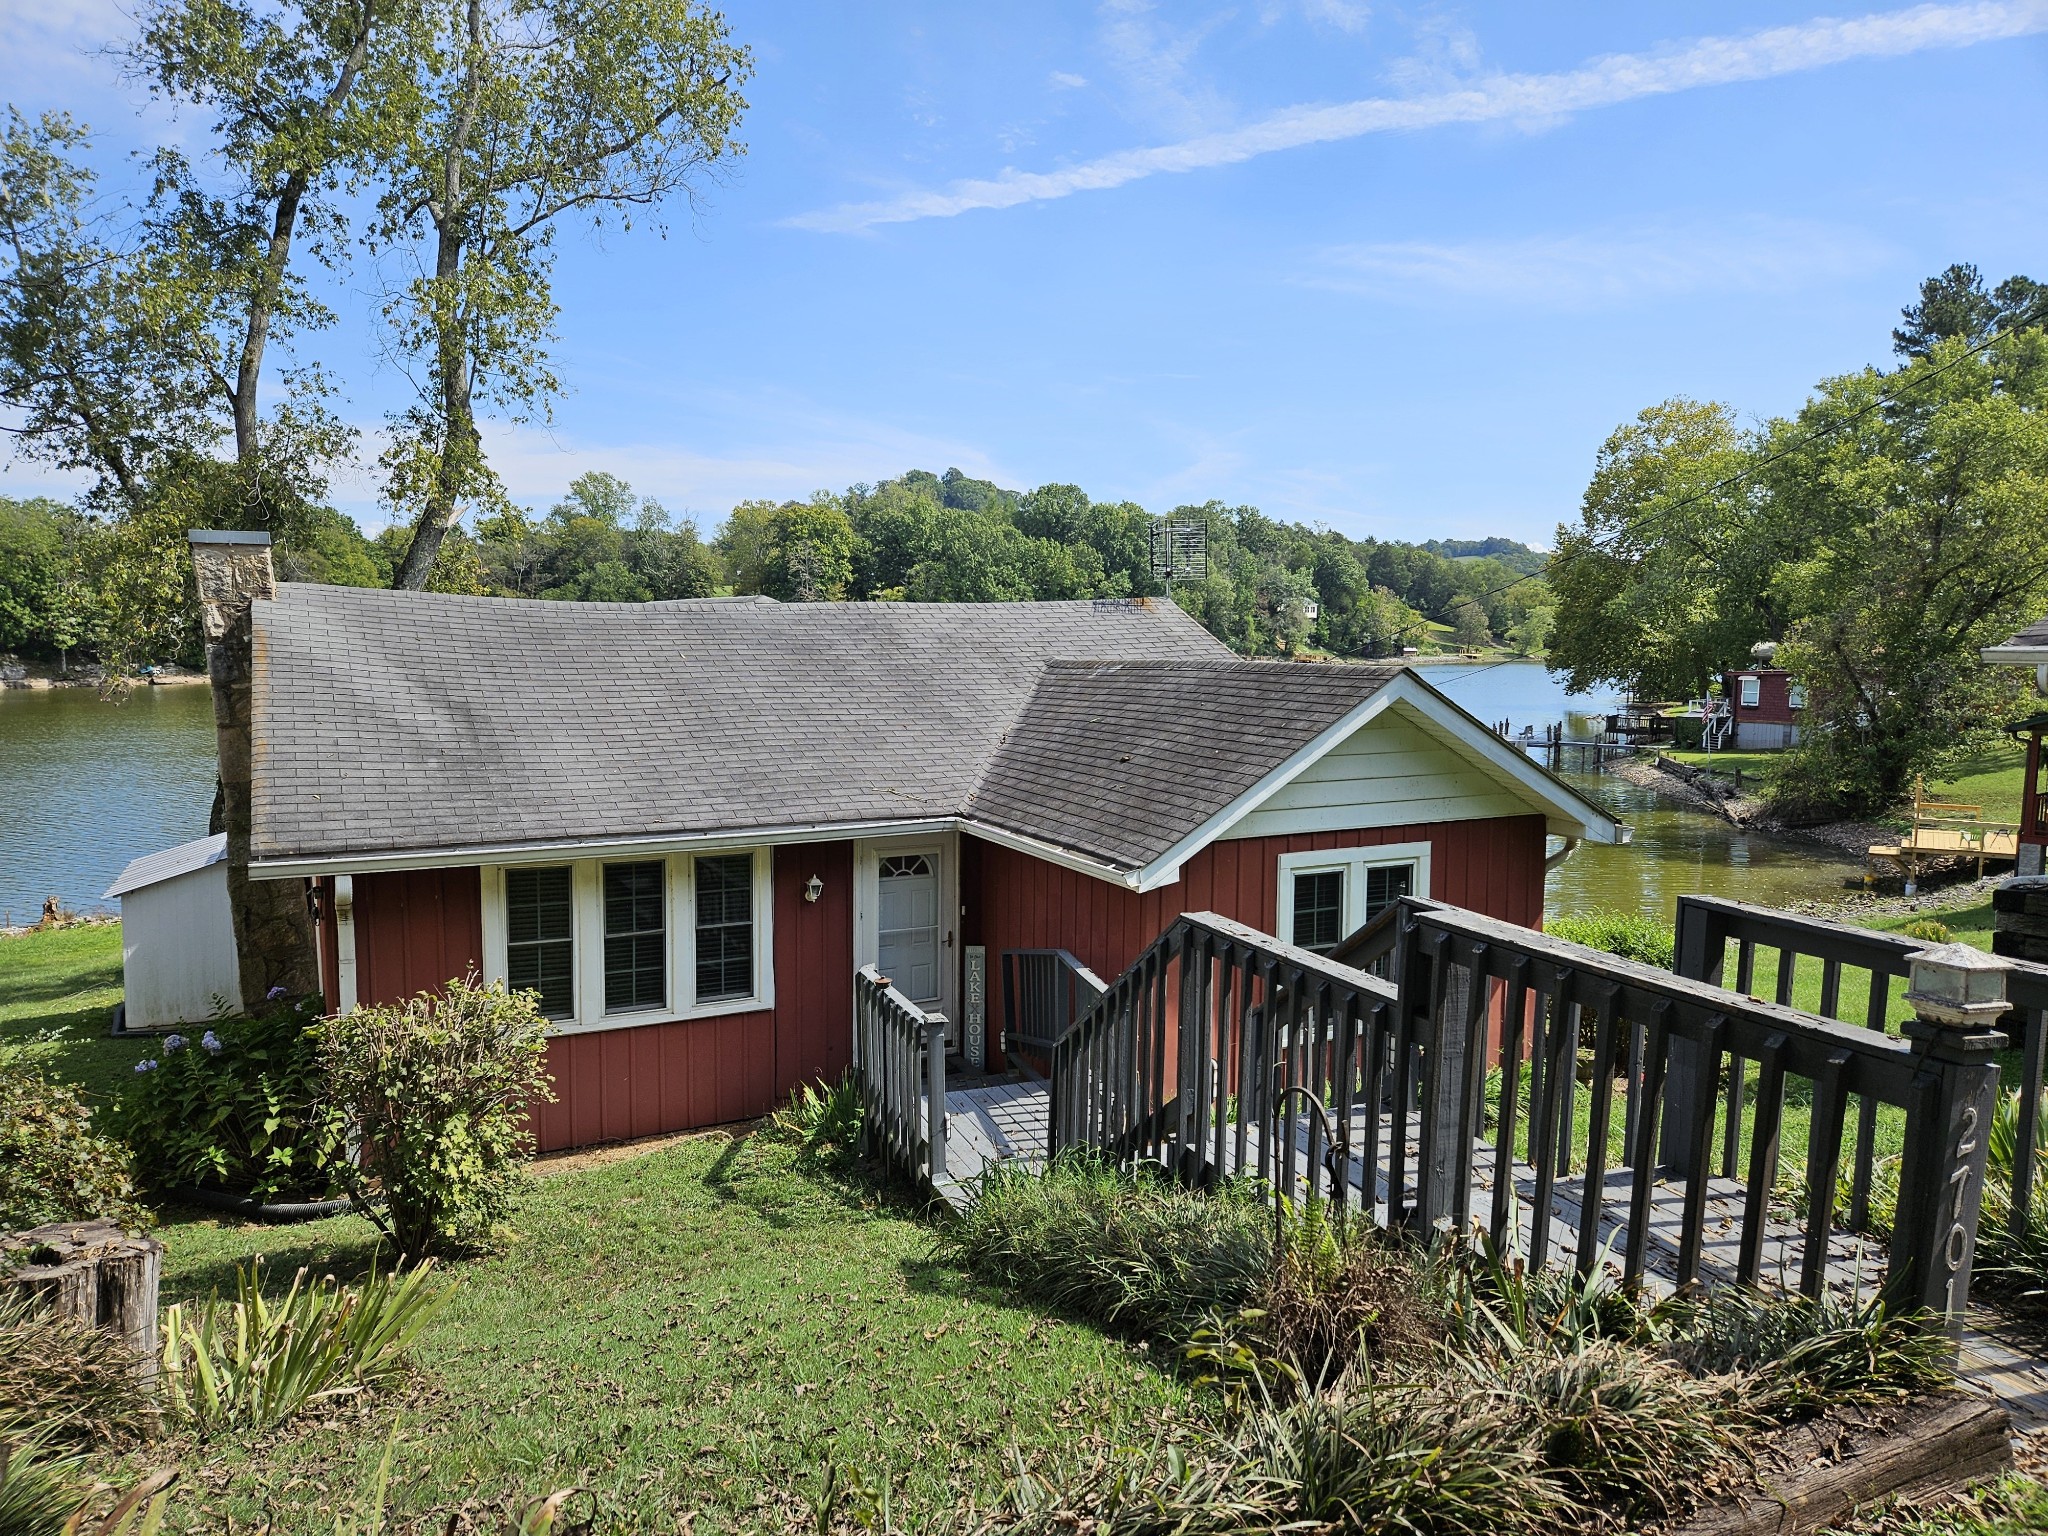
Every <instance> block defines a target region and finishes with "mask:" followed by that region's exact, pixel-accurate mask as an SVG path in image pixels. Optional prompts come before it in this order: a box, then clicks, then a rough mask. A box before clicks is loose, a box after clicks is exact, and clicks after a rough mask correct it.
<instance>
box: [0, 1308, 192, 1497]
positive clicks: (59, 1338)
mask: <svg viewBox="0 0 2048 1536" xmlns="http://www.w3.org/2000/svg"><path fill="white" fill-rule="evenodd" d="M136 1366H137V1360H136V1355H135V1352H134V1351H133V1350H131V1349H130V1348H129V1347H128V1344H127V1342H126V1341H125V1340H123V1339H121V1338H120V1337H119V1336H118V1335H116V1334H113V1333H110V1332H108V1331H107V1330H106V1329H104V1328H88V1327H86V1326H85V1325H84V1324H83V1323H79V1322H75V1321H73V1320H72V1319H70V1318H68V1317H60V1316H58V1315H57V1314H56V1313H55V1312H52V1311H50V1310H49V1309H48V1308H47V1307H45V1306H44V1305H42V1303H41V1302H40V1301H39V1300H36V1299H33V1298H29V1297H16V1298H12V1299H6V1300H0V1413H9V1414H15V1415H18V1416H20V1417H21V1418H22V1419H23V1420H24V1421H25V1422H27V1423H31V1424H35V1425H38V1426H40V1427H41V1428H42V1430H43V1431H44V1432H45V1434H46V1436H47V1437H48V1438H50V1439H53V1440H62V1441H76V1442H91V1441H96V1442H101V1443H107V1442H114V1443H118V1442H121V1441H126V1440H133V1439H137V1438H140V1437H141V1436H143V1435H146V1434H147V1433H148V1432H149V1431H150V1429H151V1428H152V1427H153V1424H154V1419H155V1408H156V1405H155V1403H154V1401H153V1400H152V1399H151V1397H150V1394H149V1392H148V1390H147V1389H146V1387H145V1386H144V1384H143V1381H142V1379H141V1376H140V1373H139V1372H138V1371H137V1368H136ZM5 1529H6V1527H5V1526H4V1525H0V1531H4V1530H5Z"/></svg>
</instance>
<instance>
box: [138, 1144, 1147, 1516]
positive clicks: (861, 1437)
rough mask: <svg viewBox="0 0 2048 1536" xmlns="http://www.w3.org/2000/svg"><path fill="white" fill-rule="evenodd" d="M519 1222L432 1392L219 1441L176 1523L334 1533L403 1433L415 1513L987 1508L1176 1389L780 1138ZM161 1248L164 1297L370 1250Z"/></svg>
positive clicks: (636, 1167) (215, 1240)
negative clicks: (940, 1252) (836, 1493)
mask: <svg viewBox="0 0 2048 1536" xmlns="http://www.w3.org/2000/svg"><path fill="white" fill-rule="evenodd" d="M515 1223H516V1225H517V1226H518V1228H519V1229H520V1230H521V1232H522V1233H523V1238H522V1240H521V1241H520V1242H519V1243H518V1244H517V1245H516V1246H515V1247H514V1248H513V1249H512V1250H511V1251H509V1252H508V1253H506V1254H503V1255H501V1256H499V1257H495V1258H490V1259H485V1260H479V1261H474V1262H471V1263H468V1264H465V1265H462V1266H460V1267H459V1268H455V1269H451V1271H450V1274H451V1275H452V1276H453V1277H454V1278H455V1279H456V1280H457V1281H458V1282H459V1283H458V1286H457V1289H456V1291H455V1294H454V1296H453V1297H452V1298H451V1300H450V1301H449V1303H448V1305H447V1306H446V1307H445V1308H444V1309H443V1310H442V1311H441V1312H440V1313H439V1314H438V1315H437V1316H436V1317H435V1318H434V1320H433V1322H432V1323H431V1324H430V1325H429V1326H428V1328H427V1329H426V1331H425V1332H424V1333H423V1334H422V1335H421V1338H420V1342H419V1344H418V1346H417V1350H416V1358H417V1360H418V1362H419V1364H420V1366H421V1367H422V1373H421V1376H420V1378H419V1380H418V1382H417V1384H416V1385H415V1386H414V1388H413V1389H412V1390H410V1391H409V1392H406V1393H404V1394H402V1395H400V1396H396V1397H394V1396H391V1395H386V1396H384V1397H380V1398H378V1399H375V1400H373V1401H372V1403H371V1404H369V1405H368V1406H367V1407H366V1408H365V1410H364V1411H363V1412H361V1413H360V1414H356V1415H344V1416H342V1417H341V1418H340V1419H338V1420H337V1421H335V1425H336V1427H332V1428H325V1427H320V1426H314V1427H312V1428H310V1429H308V1430H307V1431H305V1432H302V1433H293V1434H288V1435H286V1436H284V1437H282V1438H279V1439H277V1440H274V1441H272V1442H270V1443H269V1444H267V1445H264V1446H261V1447H260V1448H257V1449H255V1450H252V1449H251V1448H250V1447H247V1446H245V1445H242V1444H239V1443H233V1442H226V1441H223V1442H215V1443H212V1444H209V1445H208V1446H207V1447H206V1448H205V1457H204V1465H203V1468H202V1469H201V1470H202V1482H203V1493H202V1497H201V1498H199V1499H197V1500H195V1499H193V1498H191V1497H190V1496H189V1495H188V1496H187V1497H186V1498H185V1499H184V1500H181V1503H180V1507H181V1508H182V1509H183V1510H184V1511H185V1513H184V1515H183V1516H181V1518H183V1519H186V1520H189V1521H190V1522H191V1523H193V1524H195V1525H202V1526H206V1527H209V1528H212V1529H221V1528H224V1527H225V1525H226V1524H227V1522H228V1521H230V1520H232V1521H234V1522H236V1523H237V1524H238V1525H247V1524H251V1523H253V1522H255V1521H257V1520H258V1519H259V1518H261V1517H262V1516H263V1513H264V1511H265V1510H266V1509H271V1510H273V1512H274V1513H273V1518H274V1519H277V1520H278V1522H279V1523H278V1527H277V1528H278V1529H279V1530H280V1531H285V1530H299V1529H304V1530H313V1529H315V1528H317V1527H318V1526H319V1525H320V1519H319V1515H318V1513H317V1508H316V1506H317V1504H318V1502H319V1500H318V1499H317V1498H314V1497H312V1495H313V1493H314V1491H315V1490H337V1491H340V1490H352V1489H355V1488H358V1487H362V1486H365V1485H367V1483H368V1482H369V1480H370V1479H371V1477H372V1476H373V1474H374V1472H375V1469H376V1464H377V1460H378V1457H379V1456H380V1454H381V1451H382V1448H383V1445H384V1443H385V1441H386V1438H387V1437H388V1436H389V1435H390V1434H391V1433H392V1428H393V1424H394V1422H397V1423H398V1424H399V1426H400V1427H399V1429H398V1436H399V1441H398V1444H399V1450H398V1455H397V1478H398V1489H399V1491H398V1493H397V1495H396V1496H395V1500H394V1502H395V1504H396V1505H397V1507H398V1508H399V1509H400V1510H402V1511H403V1512H405V1513H406V1514H407V1516H408V1518H411V1517H414V1516H417V1515H421V1514H423V1513H425V1512H427V1511H430V1510H431V1511H436V1512H441V1513H443V1514H445V1512H447V1511H449V1510H451V1509H453V1508H455V1507H458V1506H460V1505H462V1504H463V1503H464V1502H465V1501H470V1500H483V1501H488V1502H495V1501H497V1500H500V1499H502V1498H504V1497H506V1496H508V1495H512V1494H521V1495H530V1494H536V1493H543V1492H546V1491H548V1490H549V1489H551V1488H554V1487H558V1486H562V1485H566V1484H570V1483H575V1484H580V1485H582V1486H584V1487H588V1488H590V1489H591V1490H593V1492H594V1493H595V1494H596V1497H597V1499H598V1502H599V1505H600V1507H601V1508H602V1509H603V1510H604V1512H605V1516H606V1520H607V1522H608V1523H611V1524H613V1525H614V1527H615V1528H624V1529H644V1530H654V1529H663V1530H667V1529H674V1528H675V1527H676V1525H677V1523H678V1522H679V1521H680V1520H681V1519H682V1518H683V1517H684V1516H685V1515H686V1514H688V1513H689V1512H692V1511H695V1512H696V1514H695V1521H696V1528H697V1529H699V1530H715V1529H740V1528H745V1527H747V1526H749V1525H751V1524H754V1523H757V1522H761V1523H766V1522H768V1521H771V1520H779V1519H780V1518H782V1517H783V1516H784V1515H786V1514H787V1512H788V1506H789V1504H790V1501H791V1500H793V1499H794V1500H801V1498H802V1497H803V1496H805V1495H806V1494H808V1493H810V1492H812V1491H814V1490H815V1489H816V1488H817V1487H819V1486H820V1485H821V1484H822V1480H823V1478H824V1476H825V1472H826V1468H827V1467H828V1465H829V1464H831V1463H833V1462H839V1463H842V1464H849V1465H853V1466H857V1467H860V1468H862V1469H864V1470H866V1471H867V1472H868V1473H869V1474H870V1475H871V1476H872V1475H874V1474H877V1473H882V1474H886V1475H887V1476H888V1477H889V1478H890V1480H891V1482H892V1483H893V1484H894V1485H895V1491H896V1499H897V1502H898V1507H900V1508H903V1509H905V1510H907V1511H916V1510H919V1509H925V1510H933V1509H937V1508H940V1507H943V1506H948V1505H950V1504H951V1503H952V1502H953V1500H954V1499H955V1497H957V1496H959V1495H961V1494H965V1493H970V1492H973V1493H976V1494H978V1495H980V1496H981V1497H982V1498H983V1499H984V1500H986V1499H987V1498H989V1497H992V1496H993V1495H994V1494H995V1493H996V1491H997V1490H998V1489H1000V1487H1001V1486H1002V1484H1003V1481H1004V1477H1005V1473H1006V1471H1007V1454H1008V1452H1009V1451H1010V1449H1011V1447H1012V1446H1013V1445H1015V1446H1017V1447H1020V1448H1021V1449H1022V1450H1023V1451H1024V1452H1025V1454H1026V1455H1027V1456H1030V1455H1035V1454H1043V1453H1046V1452H1049V1451H1051V1450H1053V1449H1055V1448H1064V1447H1068V1446H1071V1445H1072V1444H1074V1443H1076V1442H1078V1441H1081V1440H1085V1439H1086V1438H1088V1437H1090V1436H1092V1435H1096V1434H1105V1433H1125V1434H1138V1433H1141V1431H1140V1430H1139V1429H1137V1428H1136V1426H1138V1425H1140V1424H1143V1423H1146V1422H1149V1421H1151V1420H1154V1419H1156V1418H1157V1417H1159V1416H1160V1415H1162V1414H1171V1413H1172V1412H1173V1410H1174V1407H1175V1405H1176V1403H1177V1402H1178V1401H1179V1400H1180V1398H1181V1396H1182V1392H1183V1389H1182V1388H1181V1387H1180V1386H1179V1385H1177V1384H1176V1382H1175V1381H1174V1380H1173V1379H1171V1378H1169V1377H1168V1376H1165V1375H1163V1374H1161V1373H1160V1372H1159V1371H1158V1370H1157V1369H1155V1367H1154V1366H1153V1365H1152V1364H1151V1362H1150V1358H1149V1356H1148V1355H1147V1353H1146V1352H1144V1351H1142V1350H1137V1349H1133V1348H1130V1347H1127V1346H1125V1345H1123V1344H1121V1343H1119V1342H1116V1341H1114V1340H1111V1339H1108V1338H1105V1337H1103V1336H1102V1335H1100V1334H1098V1333H1096V1332H1094V1331H1092V1330H1090V1329H1088V1328H1085V1327H1081V1326H1078V1325H1076V1324H1071V1323H1067V1322H1062V1321H1059V1320H1056V1319H1053V1318H1049V1317H1047V1316H1045V1315H1043V1314H1041V1313H1040V1312H1038V1311H1036V1310H1034V1309H1032V1308H1030V1307H1026V1306H1017V1305H1013V1304H1010V1303H1009V1302H1007V1301H1005V1300H1004V1299H1002V1298H1001V1297H999V1296H998V1295H996V1294H995V1293H994V1292H992V1291H990V1290H987V1289H984V1288H981V1287H978V1286H976V1285H974V1284H972V1283H971V1282H968V1281H967V1280H965V1279H963V1278H962V1277H961V1276H960V1275H959V1274H958V1273H957V1272H956V1271H954V1270H952V1269H951V1268H949V1267H946V1266H942V1265H939V1264H936V1263H934V1262H932V1260H931V1258H930V1231H929V1228H928V1227H926V1226H925V1225H924V1224H923V1223H921V1222H920V1221H918V1220H916V1219H915V1218H914V1216H913V1214H912V1213H910V1212H908V1211H906V1210H903V1209H901V1208H898V1207H896V1206H893V1205H891V1204H889V1203H888V1202H886V1201H884V1200H882V1199H880V1198H879V1197H877V1196H875V1195H874V1194H872V1193H871V1192H867V1191H864V1190H862V1189H861V1188H860V1187H859V1186H857V1185H852V1184H847V1183H841V1182H838V1181H834V1180H831V1179H829V1178H828V1177H826V1176H823V1175H820V1174H817V1173H814V1172H810V1171H807V1170H806V1169H805V1168H803V1167H800V1166H799V1154H798V1153H797V1151H796V1150H795V1149H794V1148H791V1147H789V1146H787V1145H786V1144H782V1143H771V1142H769V1141H767V1140H766V1139H765V1138H763V1137H760V1136H751V1135H740V1136H734V1137H728V1136H724V1135H708V1136H703V1137H698V1138H693V1139H690V1140H686V1141H684V1142H681V1143H680V1144H677V1145H674V1146H672V1147H670V1148H667V1149H665V1150H662V1151H658V1152H652V1153H648V1154H645V1155H643V1156H640V1157H636V1158H632V1159H630V1160H626V1161H622V1162H617V1163H613V1164H609V1165H606V1166H603V1167H598V1168H592V1169H587V1170H585V1171H582V1172H577V1173H569V1174H563V1175H560V1176H557V1177H552V1178H547V1179H544V1180H541V1181H539V1182H538V1183H537V1185H536V1186H535V1187H534V1188H533V1190H532V1191H531V1192H530V1193H529V1195H528V1196H527V1197H526V1198H525V1200H523V1201H522V1203H521V1205H520V1207H519V1209H518V1212H517V1214H516V1217H515ZM158 1235H159V1236H161V1237H162V1238H163V1239H164V1241H165V1243H166V1245H167V1248H168V1253H167V1256H166V1263H165V1277H164V1289H165V1296H166V1300H173V1299H188V1300H189V1299H197V1298H199V1297H202V1296H205V1295H207V1294H208V1293H209V1292H211V1291H213V1290H215V1289H220V1290H222V1291H224V1292H225V1291H226V1290H228V1289H229V1288H230V1287H231V1285H232V1275H233V1270H234V1266H235V1265H237V1264H239V1263H246V1262H247V1261H248V1260H250V1259H252V1258H254V1257H256V1256H257V1255H259V1254H261V1255H265V1256H267V1258H268V1260H269V1268H270V1270H271V1272H272V1274H273V1275H276V1276H279V1277H284V1276H289V1275H290V1273H291V1272H292V1271H293V1269H294V1268H296V1266H298V1265H299V1264H302V1263H312V1264H316V1265H321V1266H327V1267H332V1268H334V1269H336V1270H338V1271H339V1272H340V1273H342V1274H343V1275H345V1276H352V1275H354V1274H356V1273H358V1272H360V1271H362V1270H363V1269H365V1268H366V1267H367V1266H368V1264H369V1262H370V1259H371V1253H372V1234H371V1232H370V1230H369V1227H368V1224H367V1223H365V1222H363V1221H361V1220H360V1219H357V1218H351V1217H342V1218H335V1219H332V1220H329V1221H325V1222H319V1223H314V1224H312V1225H310V1226H306V1227H296V1228H286V1229H265V1228H252V1227H244V1226H229V1225H222V1224H218V1223H214V1222H208V1221H179V1222H173V1223H170V1224H168V1225H167V1226H166V1227H165V1228H164V1229H162V1230H161V1231H160V1232H159V1234H158ZM188 1465H189V1463H188ZM798 1508H799V1509H800V1508H801V1505H800V1503H799V1505H798Z"/></svg>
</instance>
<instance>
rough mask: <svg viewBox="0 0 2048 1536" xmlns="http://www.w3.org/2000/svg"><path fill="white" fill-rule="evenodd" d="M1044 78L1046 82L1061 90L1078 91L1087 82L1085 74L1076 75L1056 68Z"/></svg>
mask: <svg viewBox="0 0 2048 1536" xmlns="http://www.w3.org/2000/svg"><path fill="white" fill-rule="evenodd" d="M1045 78H1046V83H1047V84H1049V85H1051V86H1053V87H1054V88H1055V89H1057V90H1062V91H1078V90H1080V89H1081V88H1082V87H1083V86H1084V85H1086V84H1087V83H1088V77H1087V76H1086V75H1077V74H1074V73H1073V72H1072V71H1070V70H1065V69H1056V70H1054V71H1053V72H1052V73H1051V74H1049V75H1047V76H1046V77H1045Z"/></svg>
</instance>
